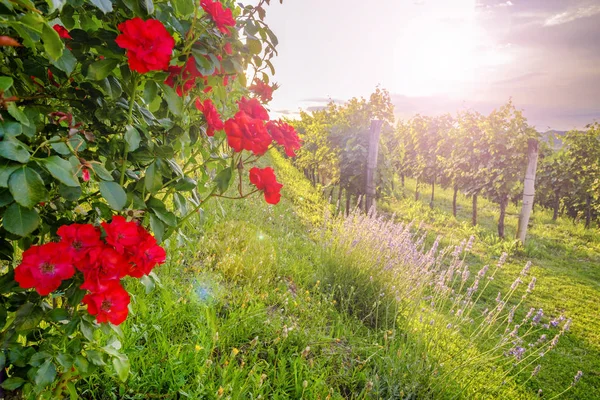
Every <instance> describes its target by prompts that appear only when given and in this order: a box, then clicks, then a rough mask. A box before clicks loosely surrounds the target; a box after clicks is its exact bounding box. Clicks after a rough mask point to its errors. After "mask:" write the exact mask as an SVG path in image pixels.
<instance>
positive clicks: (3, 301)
mask: <svg viewBox="0 0 600 400" xmlns="http://www.w3.org/2000/svg"><path fill="white" fill-rule="evenodd" d="M265 3H267V4H268V3H269V1H267V0H264V1H260V2H259V3H258V5H257V6H255V7H253V6H238V5H233V3H232V2H229V1H227V2H223V3H221V2H219V1H215V0H202V1H201V2H200V6H201V7H198V6H197V5H196V4H195V2H194V1H191V0H173V1H166V2H159V3H156V4H154V3H153V2H152V1H145V2H141V3H140V2H131V1H120V0H119V1H97V0H92V1H75V0H69V1H55V2H42V1H36V2H30V1H19V2H13V1H9V2H3V3H2V4H1V5H0V139H1V141H0V217H1V218H2V227H1V228H0V249H1V251H0V259H1V260H2V261H3V265H2V267H0V268H1V269H0V272H1V273H4V275H2V276H1V277H0V335H1V337H2V343H3V348H2V352H0V368H2V374H3V376H2V377H1V378H0V382H1V383H2V387H3V388H4V389H8V390H15V389H18V388H22V389H23V393H25V394H27V395H31V396H42V397H47V398H48V397H53V398H56V397H62V396H63V395H64V394H65V393H67V392H68V393H70V394H71V395H72V396H73V395H76V393H75V386H74V381H75V380H76V379H77V378H79V377H82V376H86V375H89V374H91V373H93V372H94V371H95V370H96V368H98V367H101V366H104V365H105V364H106V363H107V362H109V361H110V362H112V365H113V367H114V368H115V370H116V372H117V374H118V376H119V378H120V379H122V380H125V379H127V376H128V371H129V361H128V360H127V357H126V356H125V355H124V354H122V353H121V352H120V351H119V349H120V347H121V343H120V342H119V340H118V339H117V337H118V336H115V335H117V334H118V332H119V330H118V328H117V327H116V325H118V324H119V323H121V322H122V321H123V320H124V319H125V318H126V316H127V313H128V305H129V301H130V298H129V295H128V293H127V291H126V290H125V289H126V288H127V286H128V285H129V284H130V282H127V281H126V280H125V281H124V283H123V285H121V284H120V283H119V282H120V279H121V278H123V277H125V276H127V275H128V276H132V277H135V278H140V279H141V281H142V283H144V284H145V285H146V286H147V287H148V288H151V287H153V285H154V283H153V279H154V278H153V274H152V273H151V270H152V268H153V267H154V266H155V265H157V264H159V263H161V262H162V261H164V259H165V257H166V254H165V252H164V250H163V249H162V247H160V245H159V244H160V243H161V242H162V241H164V240H166V239H167V238H169V237H170V236H172V235H174V234H177V235H179V233H178V231H179V228H180V227H182V226H183V225H184V224H186V223H188V221H189V218H190V217H191V216H193V215H195V214H196V213H197V212H198V211H200V210H201V209H202V207H203V204H204V202H205V201H206V200H207V199H208V198H210V197H215V196H221V197H227V198H236V199H241V198H245V197H247V196H249V195H250V194H252V193H255V192H257V191H262V192H264V194H265V198H266V200H267V201H268V202H269V203H277V202H278V200H279V190H280V188H281V185H279V184H278V183H277V181H276V178H275V175H274V174H273V171H272V170H270V169H263V170H260V169H256V170H253V171H254V172H253V174H252V177H253V178H252V183H253V184H254V186H255V188H256V189H255V190H253V191H248V190H247V191H246V192H244V191H243V185H242V182H243V181H244V180H248V179H249V175H248V173H249V169H250V168H249V167H251V166H252V165H253V164H254V163H255V161H256V160H257V159H258V158H260V157H261V156H262V155H263V154H264V153H265V152H266V151H267V150H268V149H269V148H271V147H272V146H273V145H274V144H279V145H281V146H282V147H283V148H284V149H285V150H286V152H288V153H289V154H293V152H294V150H297V148H298V147H299V145H300V143H299V141H298V137H297V135H296V133H295V131H293V129H290V128H289V126H288V125H287V124H285V123H283V122H269V116H268V112H267V110H266V109H265V108H264V102H263V100H268V99H270V97H271V96H270V94H271V93H272V90H273V89H274V86H273V85H270V84H269V76H268V74H267V71H269V70H270V72H271V73H274V70H273V65H272V63H271V59H272V57H273V56H274V55H275V54H276V51H275V46H276V45H277V38H276V37H275V35H274V34H273V33H272V32H271V31H270V29H269V28H268V26H267V25H266V24H265V23H264V17H265V10H264V8H263V6H264V4H265ZM248 70H253V71H254V72H255V74H254V76H255V77H256V79H255V80H254V82H253V85H252V86H251V87H250V89H251V90H248V89H247V88H246V86H247V82H246V71H248ZM236 175H237V177H236ZM234 182H236V183H237V184H238V194H236V195H233V196H230V195H227V196H226V195H224V193H225V191H226V190H227V189H228V188H229V187H230V186H232V185H233V184H234ZM148 227H149V230H148V231H147V228H148ZM150 232H151V233H150ZM58 237H60V238H61V239H60V241H57V239H58ZM21 253H22V261H21V262H20V264H18V266H17V267H16V268H15V265H17V263H18V259H19V258H20V256H21ZM15 279H16V281H15ZM17 283H18V284H17ZM28 288H35V289H36V291H31V290H24V289H28ZM82 302H83V304H86V305H87V310H86V309H85V307H83V306H82V304H81V303H82ZM90 314H91V315H90ZM107 322H110V323H112V324H107ZM100 328H101V330H102V332H103V333H104V334H102V333H101V332H100V331H99V330H100Z"/></svg>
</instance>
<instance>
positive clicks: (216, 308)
mask: <svg viewBox="0 0 600 400" xmlns="http://www.w3.org/2000/svg"><path fill="white" fill-rule="evenodd" d="M270 162H271V163H273V164H274V166H275V169H276V171H277V175H278V179H279V180H280V181H282V182H283V183H284V185H285V186H284V191H283V198H282V201H281V203H280V204H279V205H277V206H274V207H273V206H269V205H267V204H266V203H265V202H264V199H262V197H253V198H251V199H248V200H245V201H239V202H235V201H233V202H232V201H219V200H216V199H213V200H211V201H210V202H209V203H208V204H207V206H206V208H205V209H204V210H203V213H202V214H201V215H198V217H197V219H196V220H195V221H193V222H192V224H190V226H187V227H186V228H185V229H184V231H183V234H182V235H181V236H179V237H172V238H170V239H169V241H168V242H167V243H165V246H166V248H167V253H168V255H169V256H168V260H167V263H165V264H164V265H162V266H161V267H159V268H157V270H156V273H157V275H158V277H159V279H160V282H159V283H158V284H157V287H156V288H155V289H154V290H152V291H148V292H147V291H146V289H145V288H144V287H143V286H142V285H140V284H139V283H137V282H134V281H131V282H128V284H127V289H128V290H129V291H130V292H131V293H132V310H133V312H132V314H131V315H130V317H129V318H128V320H127V321H126V322H125V323H124V324H123V325H122V328H123V329H122V330H123V337H122V338H121V342H122V345H123V350H124V351H125V352H126V353H127V355H128V356H129V358H130V361H131V366H132V369H131V373H130V376H129V378H128V380H127V381H126V382H125V383H121V382H119V381H118V380H117V379H116V377H115V376H114V373H113V372H112V370H111V368H110V367H108V366H107V367H105V368H104V369H102V370H101V372H100V373H99V374H97V375H94V376H92V377H90V378H86V379H85V380H82V381H80V382H79V384H78V392H79V393H80V395H81V397H82V398H86V399H153V398H155V399H175V398H191V399H198V398H227V399H257V398H278V399H280V398H281V399H283V398H305V399H324V400H325V399H341V398H356V399H362V398H383V399H388V398H398V399H424V398H433V399H455V398H514V399H521V398H523V399H527V398H534V397H536V396H535V392H537V388H538V387H542V388H544V392H545V393H546V394H547V396H545V398H550V397H552V396H551V394H556V393H558V392H559V391H561V390H563V389H564V388H565V387H568V386H569V385H570V379H572V376H573V375H574V374H575V372H576V371H577V370H578V369H582V370H583V371H584V373H585V375H584V378H583V380H582V382H581V386H576V387H575V388H573V389H572V390H570V391H569V392H567V396H571V398H586V399H592V398H595V397H594V394H593V393H594V390H595V388H598V387H600V383H599V382H598V381H597V379H598V376H597V375H596V376H595V378H594V375H593V371H598V364H597V363H598V361H597V360H598V359H599V358H595V359H594V357H595V356H597V350H596V353H592V352H593V351H594V350H593V349H594V347H593V346H592V345H591V344H590V343H593V341H594V340H596V343H598V341H597V339H598V338H597V337H596V336H595V335H597V334H598V333H597V332H595V330H594V329H593V325H590V326H589V328H588V329H587V330H586V329H585V324H586V320H582V319H581V318H580V315H579V314H578V312H576V311H578V310H579V309H575V308H571V307H575V303H577V301H579V302H580V303H579V305H578V307H580V308H581V311H582V314H581V315H584V316H587V323H590V324H593V323H596V325H597V319H595V318H598V313H597V312H596V313H595V314H594V311H593V309H589V310H585V309H584V308H585V307H586V305H588V306H590V307H593V306H594V304H593V303H592V304H588V303H583V304H581V302H582V301H583V300H582V299H585V298H586V296H587V294H586V293H588V294H591V295H593V294H596V296H597V290H598V285H597V283H596V285H595V286H594V285H593V284H592V282H593V281H594V279H596V282H598V280H597V275H595V274H594V268H593V262H594V260H597V258H593V257H597V255H598V252H597V250H598V248H597V247H596V248H595V250H590V249H589V248H588V249H586V248H583V247H581V244H580V247H581V248H579V249H578V250H575V249H574V248H572V247H571V246H568V250H569V251H571V252H573V253H570V254H571V255H570V256H569V257H574V258H577V259H585V260H589V263H588V264H586V265H587V270H586V271H581V272H579V273H577V274H575V273H573V272H571V271H569V268H566V265H568V262H567V261H566V258H565V259H563V260H561V261H560V262H559V261H558V260H559V257H558V255H559V254H561V253H560V252H561V250H558V249H557V250H553V249H554V247H552V246H550V244H549V243H550V240H551V238H552V234H551V233H549V232H547V230H544V229H541V232H540V233H538V234H539V235H541V234H542V233H543V234H545V235H546V236H547V240H548V242H543V241H542V239H540V241H539V242H538V241H536V243H540V244H537V245H535V246H533V245H528V246H529V247H526V251H528V252H529V254H530V255H531V254H539V255H534V260H535V262H534V264H535V267H534V268H533V269H534V271H535V273H536V274H537V275H538V277H539V278H540V279H539V281H538V282H540V286H539V289H540V290H539V291H537V294H536V296H537V297H535V298H534V299H533V300H535V302H536V303H540V304H542V303H543V304H544V307H545V310H546V308H547V310H548V311H550V310H553V311H556V312H558V311H560V309H561V308H565V311H567V312H569V314H573V317H575V318H577V319H575V320H574V327H573V330H572V333H570V334H568V335H567V336H566V338H563V339H566V340H561V342H562V343H561V344H560V345H559V347H558V349H557V350H555V351H554V352H552V353H550V354H549V356H550V357H548V360H546V361H547V363H546V364H550V365H549V366H548V368H547V369H546V364H545V366H544V368H543V369H542V373H541V374H540V375H539V376H538V377H536V378H534V379H531V380H529V381H528V382H527V384H526V386H525V387H526V388H527V389H531V390H527V389H526V388H524V387H523V386H520V385H518V384H517V382H516V381H515V380H513V379H504V378H503V377H502V376H503V371H504V370H503V368H502V367H499V368H496V367H495V366H494V365H492V364H489V363H484V364H478V365H477V368H474V367H469V368H466V369H460V368H458V363H459V361H460V360H464V357H463V358H461V357H457V358H456V359H453V357H450V356H449V355H450V354H460V352H461V350H462V349H465V350H464V353H473V354H474V355H475V356H480V355H481V354H484V351H485V348H484V347H481V348H478V347H472V346H468V345H467V341H466V339H465V338H464V337H463V336H461V334H460V332H458V331H455V330H446V329H439V328H438V326H437V325H444V326H445V325H446V323H447V321H450V320H451V319H450V317H449V316H447V315H445V314H443V313H440V314H437V315H436V319H437V320H438V321H437V322H436V325H435V326H432V327H430V326H429V325H428V324H420V323H418V322H414V321H418V320H411V319H409V318H408V317H407V315H406V314H407V313H408V311H402V308H401V306H399V304H400V305H401V304H403V303H402V299H398V298H395V297H394V295H393V291H392V290H391V287H393V286H392V285H393V284H394V283H395V284H398V282H397V281H394V280H393V279H390V277H389V275H386V274H385V273H383V272H381V271H382V268H380V267H379V264H378V263H377V262H375V261H374V260H373V256H372V249H369V248H368V242H365V243H367V245H365V247H364V248H361V246H360V245H359V246H356V248H350V247H352V246H351V245H350V246H346V247H344V243H342V242H339V244H338V245H337V247H336V246H335V245H328V243H335V242H331V238H328V236H327V232H329V231H322V230H321V226H323V224H324V222H325V221H324V215H325V214H324V212H323V210H324V209H326V208H327V207H329V206H328V205H327V203H326V202H325V201H324V200H323V199H322V197H321V196H320V195H319V194H318V191H317V190H315V189H314V188H313V187H312V186H311V185H310V183H308V181H306V180H305V179H304V177H303V176H302V174H300V173H299V172H298V171H296V170H295V169H294V168H293V167H291V166H290V165H289V163H288V162H287V161H286V160H284V159H283V158H282V157H281V156H279V155H278V154H272V155H271V156H270ZM441 196H446V194H445V193H441ZM440 199H442V197H440ZM442 201H443V200H442ZM442 201H441V202H440V205H441V208H439V209H436V210H433V211H430V210H429V208H428V207H425V206H423V205H421V204H420V203H418V202H412V201H408V200H406V199H390V202H389V204H388V205H387V206H386V208H387V209H389V210H396V211H398V212H399V214H398V215H399V216H400V215H401V216H402V218H404V219H407V220H408V219H413V218H415V217H420V218H416V219H419V220H420V219H424V220H425V221H426V224H427V229H430V230H431V232H435V231H441V232H443V233H446V234H447V237H448V241H451V242H459V241H460V240H461V239H462V238H463V237H468V236H469V235H470V234H472V233H475V234H476V235H477V236H478V237H480V238H481V240H480V242H479V244H476V247H475V254H474V255H471V256H468V257H467V259H466V261H468V262H469V263H471V264H472V268H473V269H474V270H475V269H477V268H478V265H479V264H481V263H482V262H484V260H493V259H494V258H497V257H498V256H499V255H500V253H501V252H502V251H503V250H506V248H507V246H508V247H509V248H510V246H509V245H507V244H506V243H504V242H499V241H496V240H495V239H494V236H493V235H492V234H490V232H489V230H488V229H486V228H485V227H484V225H483V224H484V223H486V222H485V221H487V219H488V217H489V218H491V217H492V214H493V211H492V210H493V208H492V207H491V206H490V205H487V204H482V210H481V217H482V226H480V227H477V228H472V227H470V226H468V224H467V223H462V222H460V218H461V217H462V216H461V217H459V219H458V220H454V219H453V217H448V216H447V213H446V212H445V211H444V207H445V205H443V204H441V203H442ZM482 203H484V202H482ZM436 207H438V206H437V205H436ZM467 211H468V210H463V212H467ZM488 212H489V214H490V215H488V214H486V213H488ZM511 212H513V210H511ZM510 221H512V220H509V223H512V222H510ZM535 231H536V229H535V227H534V232H535ZM421 232H422V231H421ZM559 232H563V231H562V230H561V229H560V226H556V231H555V232H554V234H556V235H558V234H559ZM560 234H562V235H564V236H565V239H563V241H564V240H566V238H567V237H568V234H565V233H560ZM580 234H581V235H584V234H587V233H586V232H583V231H581V232H580ZM432 236H433V233H431V234H430V235H429V236H428V237H427V241H428V242H430V243H431V242H432V240H431V237H432ZM592 239H593V240H594V243H596V246H597V245H598V237H597V236H595V237H592ZM569 240H571V241H574V240H575V239H573V238H569ZM559 243H561V242H559ZM572 243H573V244H575V242H572ZM542 244H543V245H544V246H546V247H543V248H542V247H541V246H542ZM557 246H558V244H557ZM370 251H371V252H370ZM550 251H556V253H553V254H554V255H555V256H553V257H548V258H547V261H548V263H550V261H552V260H554V261H553V262H554V263H556V265H554V264H552V265H553V266H552V267H545V266H544V267H542V266H541V264H540V263H539V262H538V258H537V257H542V255H544V256H545V255H547V254H548V252H550ZM565 251H566V250H565ZM536 252H537V253H536ZM544 259H545V260H546V258H544ZM509 261H510V262H509V263H508V264H507V267H506V269H505V270H502V271H501V273H500V279H499V280H497V281H494V282H493V284H494V285H498V286H502V285H504V287H506V284H505V283H506V282H509V281H507V279H508V278H507V277H508V276H509V275H510V274H511V273H512V276H513V277H514V273H515V271H517V273H518V270H520V268H521V267H522V265H519V264H520V262H521V258H520V256H516V255H511V257H510V259H509ZM586 262H587V261H586ZM551 268H553V269H551ZM560 268H563V269H564V271H562V270H561V271H562V272H561V275H555V274H554V272H555V271H559V270H560ZM543 272H545V273H543ZM569 273H570V274H571V275H568V276H569V280H567V279H566V278H565V277H566V276H567V274H569ZM556 279H559V282H560V284H561V286H560V288H564V290H568V293H571V291H572V290H574V289H573V288H577V289H576V291H577V293H574V294H572V295H573V296H578V297H574V298H573V299H567V298H564V299H562V298H561V302H560V303H559V302H557V300H556V299H557V296H556V295H555V294H553V293H552V291H550V289H549V288H550V287H551V286H552V285H555V283H554V282H555V280H556ZM542 282H545V283H542ZM569 282H570V283H569ZM543 284H544V285H546V286H542V285H543ZM508 285H509V286H510V282H509V283H508ZM548 285H550V286H548ZM556 287H558V286H556ZM561 290H563V289H561ZM584 290H587V292H585V291H584ZM534 293H535V292H534ZM565 293H567V292H565ZM382 294H383V295H382ZM544 294H545V295H546V296H547V298H546V297H544ZM396 297H397V296H396ZM577 299H579V300H577ZM546 304H547V305H546ZM413 305H414V304H413ZM596 310H597V308H596ZM402 321H413V322H414V323H412V325H410V326H408V325H406V326H404V325H403V324H402V323H401V322H402ZM588 341H589V343H588ZM453 371H455V372H453ZM526 379H527V378H526V377H524V378H523V379H522V380H523V381H525V380H526ZM594 379H596V380H594ZM590 393H592V394H590Z"/></svg>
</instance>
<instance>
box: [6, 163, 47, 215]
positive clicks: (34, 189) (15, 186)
mask: <svg viewBox="0 0 600 400" xmlns="http://www.w3.org/2000/svg"><path fill="white" fill-rule="evenodd" d="M8 189H9V190H10V193H11V194H12V195H13V197H14V198H15V201H16V202H17V203H19V204H20V205H22V206H23V207H27V208H33V207H34V206H35V205H37V204H38V203H39V202H41V201H44V200H45V199H46V197H47V195H48V192H47V191H46V188H45V187H44V181H43V180H42V178H41V177H40V175H39V174H38V173H37V172H35V170H34V169H33V168H29V167H22V168H20V169H18V170H16V171H15V172H13V173H12V174H11V176H10V178H9V179H8Z"/></svg>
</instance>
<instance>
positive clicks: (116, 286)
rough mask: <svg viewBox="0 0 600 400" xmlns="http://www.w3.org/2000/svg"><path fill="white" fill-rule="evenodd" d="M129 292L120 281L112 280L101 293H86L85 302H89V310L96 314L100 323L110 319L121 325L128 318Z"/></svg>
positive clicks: (113, 322)
mask: <svg viewBox="0 0 600 400" xmlns="http://www.w3.org/2000/svg"><path fill="white" fill-rule="evenodd" d="M129 302H130V299H129V293H127V291H126V290H125V289H123V286H121V284H120V283H119V281H110V282H109V283H108V284H107V285H106V289H105V290H104V291H102V292H99V293H90V294H87V295H85V297H84V298H83V303H84V304H87V306H88V312H89V313H90V314H91V315H95V316H96V321H98V322H99V323H102V322H107V321H110V322H111V323H112V324H114V325H119V324H120V323H121V322H123V321H125V319H127V313H128V309H127V306H128V305H129Z"/></svg>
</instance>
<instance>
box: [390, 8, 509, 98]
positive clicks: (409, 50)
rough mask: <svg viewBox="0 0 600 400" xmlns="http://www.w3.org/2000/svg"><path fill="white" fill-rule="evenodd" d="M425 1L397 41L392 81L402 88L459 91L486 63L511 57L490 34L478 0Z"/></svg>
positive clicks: (423, 92) (410, 92)
mask: <svg viewBox="0 0 600 400" xmlns="http://www.w3.org/2000/svg"><path fill="white" fill-rule="evenodd" d="M449 3H451V5H449ZM421 7H423V11H422V12H419V13H418V14H416V15H414V17H413V18H411V19H410V22H409V23H407V24H406V26H404V27H403V28H402V30H401V32H400V33H399V35H398V36H397V37H396V39H395V41H394V46H393V62H394V82H393V83H392V84H393V85H394V89H395V90H397V91H398V92H399V93H403V94H405V95H407V96H432V95H440V94H447V95H452V94H460V93H462V92H464V91H466V90H468V88H469V86H470V84H472V83H473V82H474V81H476V79H478V77H479V76H480V75H481V73H482V72H484V70H485V69H486V68H489V67H493V66H494V65H498V64H503V63H505V62H508V59H507V57H506V56H505V54H503V53H502V51H501V49H496V48H495V46H494V45H493V43H492V42H491V41H490V39H489V37H488V36H487V35H486V32H485V29H484V27H483V26H482V22H483V21H482V20H481V18H479V15H478V10H477V7H476V4H475V1H473V0H455V1H452V2H446V1H444V2H437V3H436V2H428V3H426V4H425V5H423V6H421Z"/></svg>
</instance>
